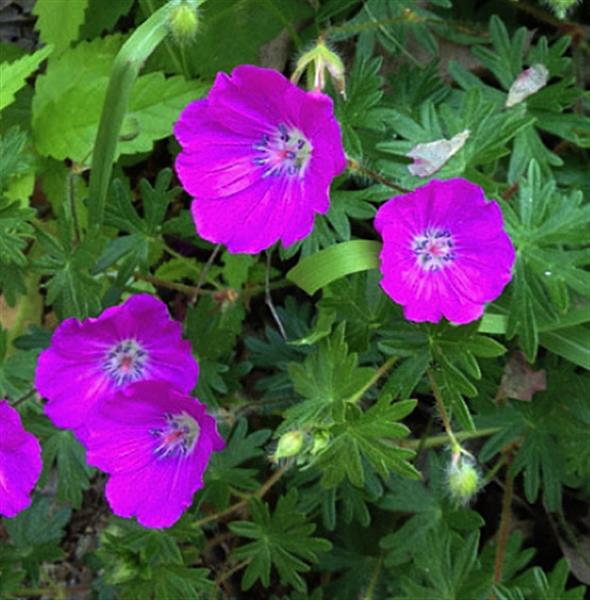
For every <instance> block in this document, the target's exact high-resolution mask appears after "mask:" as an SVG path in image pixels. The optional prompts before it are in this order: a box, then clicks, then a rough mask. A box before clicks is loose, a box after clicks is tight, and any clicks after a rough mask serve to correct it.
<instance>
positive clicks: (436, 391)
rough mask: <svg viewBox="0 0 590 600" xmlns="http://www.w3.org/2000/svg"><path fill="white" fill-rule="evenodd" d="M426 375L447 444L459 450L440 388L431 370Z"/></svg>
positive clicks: (459, 446)
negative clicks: (447, 439) (447, 440)
mask: <svg viewBox="0 0 590 600" xmlns="http://www.w3.org/2000/svg"><path fill="white" fill-rule="evenodd" d="M426 375H427V377H428V381H429V382H430V387H431V388H432V395H433V396H434V400H435V401H436V407H437V409H438V414H439V415H440V418H441V420H442V422H443V427H444V428H445V431H446V432H447V436H448V438H449V442H450V443H451V447H452V448H453V450H459V449H460V448H461V444H459V442H458V441H457V438H456V437H455V434H454V433H453V429H452V427H451V421H450V419H449V415H448V414H447V409H446V408H445V405H444V402H443V399H442V394H441V392H440V388H439V387H438V383H436V379H435V377H434V374H433V373H432V370H431V369H428V371H426Z"/></svg>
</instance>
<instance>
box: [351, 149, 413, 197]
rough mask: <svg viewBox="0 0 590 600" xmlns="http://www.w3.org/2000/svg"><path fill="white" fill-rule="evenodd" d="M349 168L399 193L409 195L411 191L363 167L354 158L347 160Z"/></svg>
mask: <svg viewBox="0 0 590 600" xmlns="http://www.w3.org/2000/svg"><path fill="white" fill-rule="evenodd" d="M347 166H348V168H349V169H350V170H351V171H357V172H359V173H362V174H363V175H366V176H367V177H369V178H370V179H373V180H374V181H376V182H377V183H381V184H382V185H386V186H387V187H390V188H392V189H394V190H396V191H398V192H403V193H404V194H407V193H409V192H410V191H411V190H408V189H406V188H405V187H402V186H401V185H398V184H397V183H395V181H391V179H387V178H386V177H383V175H379V173H377V171H373V170H372V169H369V168H368V167H365V166H364V165H361V163H359V162H358V161H357V160H354V158H348V159H347Z"/></svg>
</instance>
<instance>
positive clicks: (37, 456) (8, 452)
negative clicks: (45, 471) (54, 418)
mask: <svg viewBox="0 0 590 600" xmlns="http://www.w3.org/2000/svg"><path fill="white" fill-rule="evenodd" d="M41 467H42V464H41V446H40V445H39V442H38V441H37V438H36V437H35V436H34V435H33V434H32V433H28V432H27V431H25V430H24V429H23V425H22V423H21V419H20V415H19V414H18V412H17V411H16V410H15V409H14V408H12V406H10V405H9V404H8V402H6V401H5V400H1V401H0V515H2V516H3V517H14V516H16V515H17V514H18V513H19V512H21V511H23V510H25V508H27V507H28V506H29V505H30V504H31V491H32V490H33V488H34V487H35V485H36V483H37V480H38V479H39V475H40V474H41Z"/></svg>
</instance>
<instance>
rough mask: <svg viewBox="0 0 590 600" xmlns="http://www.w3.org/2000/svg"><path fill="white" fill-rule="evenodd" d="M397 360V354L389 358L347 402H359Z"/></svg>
mask: <svg viewBox="0 0 590 600" xmlns="http://www.w3.org/2000/svg"><path fill="white" fill-rule="evenodd" d="M396 362H397V356H392V357H391V358H389V359H387V360H386V361H385V362H384V363H383V364H382V365H381V366H380V367H379V368H378V369H377V370H376V371H375V373H374V374H373V377H371V379H369V381H367V383H366V384H365V385H364V386H363V387H362V388H361V389H360V390H359V391H358V392H355V393H354V394H353V395H352V396H351V397H350V398H348V400H347V402H351V403H355V402H358V400H360V399H361V398H362V397H363V396H364V395H365V392H366V391H367V390H369V389H371V388H372V387H373V386H374V385H375V384H376V383H377V382H378V381H379V379H381V377H383V375H385V374H386V373H387V372H388V371H389V369H391V367H393V365H394V364H395V363H396Z"/></svg>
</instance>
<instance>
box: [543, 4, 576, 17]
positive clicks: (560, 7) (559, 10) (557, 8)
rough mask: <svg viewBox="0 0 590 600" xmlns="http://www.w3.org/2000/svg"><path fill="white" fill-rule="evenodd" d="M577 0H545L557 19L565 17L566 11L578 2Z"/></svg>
mask: <svg viewBox="0 0 590 600" xmlns="http://www.w3.org/2000/svg"><path fill="white" fill-rule="evenodd" d="M578 2H579V0H546V2H545V3H546V4H547V5H549V6H550V7H551V8H552V10H553V12H554V13H555V14H556V15H557V18H559V19H565V17H566V15H567V12H568V11H569V10H570V8H572V7H573V6H574V5H575V4H578Z"/></svg>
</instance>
